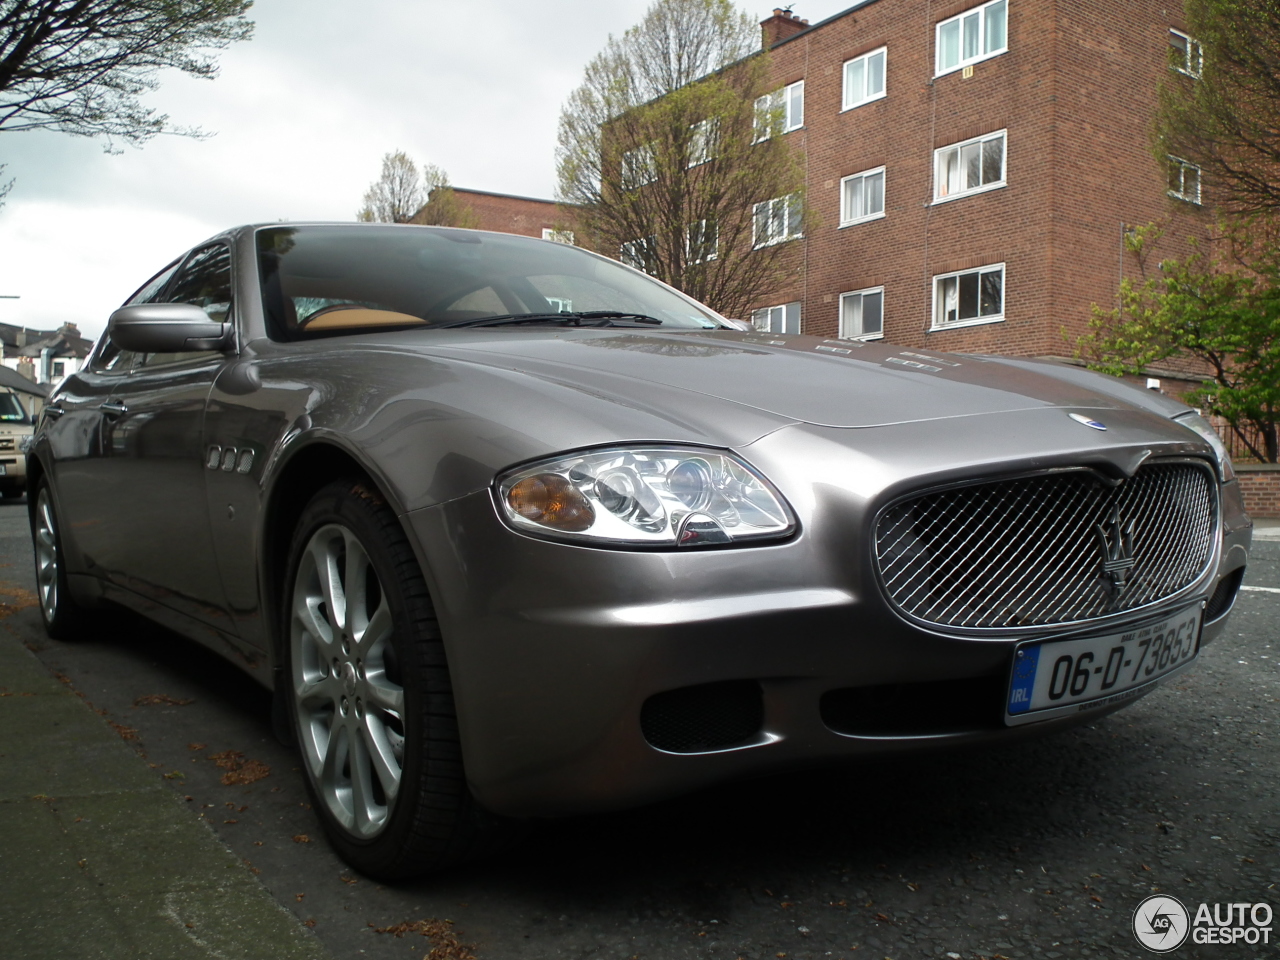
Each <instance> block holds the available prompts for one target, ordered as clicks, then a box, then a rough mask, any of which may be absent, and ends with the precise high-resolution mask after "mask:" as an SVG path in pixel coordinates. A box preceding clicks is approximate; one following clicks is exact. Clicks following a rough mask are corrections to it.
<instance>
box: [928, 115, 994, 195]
mask: <svg viewBox="0 0 1280 960" xmlns="http://www.w3.org/2000/svg"><path fill="white" fill-rule="evenodd" d="M1005 137H1006V131H1004V130H1001V131H1000V132H999V133H989V134H987V135H986V136H984V137H974V138H973V139H972V140H965V141H964V142H963V143H953V144H952V145H951V146H949V147H943V148H942V149H940V150H935V151H934V152H933V199H934V202H935V203H936V202H938V201H940V200H954V199H956V198H957V197H964V196H968V195H969V194H971V193H978V192H979V191H982V190H993V189H995V188H997V187H1003V186H1004V185H1005V181H1004V155H1005Z"/></svg>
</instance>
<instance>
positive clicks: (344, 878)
mask: <svg viewBox="0 0 1280 960" xmlns="http://www.w3.org/2000/svg"><path fill="white" fill-rule="evenodd" d="M338 879H339V880H341V881H342V882H343V883H359V882H360V881H359V880H357V879H356V878H355V877H348V876H347V875H346V874H345V873H344V874H343V875H342V876H340V877H339V878H338Z"/></svg>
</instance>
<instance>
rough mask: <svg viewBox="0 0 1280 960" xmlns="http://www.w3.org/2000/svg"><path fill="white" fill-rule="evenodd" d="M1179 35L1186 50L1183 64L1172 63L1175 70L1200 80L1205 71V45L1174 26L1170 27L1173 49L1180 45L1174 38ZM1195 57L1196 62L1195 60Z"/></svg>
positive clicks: (1170, 41)
mask: <svg viewBox="0 0 1280 960" xmlns="http://www.w3.org/2000/svg"><path fill="white" fill-rule="evenodd" d="M1174 37H1178V38H1180V39H1181V40H1182V41H1183V44H1184V46H1185V50H1184V51H1183V56H1182V65H1181V66H1178V65H1176V64H1171V66H1173V69H1174V70H1177V71H1178V73H1181V74H1184V75H1186V76H1188V77H1193V78H1194V79H1196V80H1199V79H1200V77H1201V76H1202V75H1203V73H1204V46H1203V45H1202V44H1201V43H1200V41H1199V40H1197V39H1196V38H1195V37H1193V36H1191V34H1189V33H1183V32H1182V31H1181V30H1178V29H1176V28H1174V27H1170V28H1169V47H1170V48H1171V49H1173V50H1177V49H1178V45H1177V44H1175V43H1174V42H1173V38H1174ZM1193 57H1194V62H1193Z"/></svg>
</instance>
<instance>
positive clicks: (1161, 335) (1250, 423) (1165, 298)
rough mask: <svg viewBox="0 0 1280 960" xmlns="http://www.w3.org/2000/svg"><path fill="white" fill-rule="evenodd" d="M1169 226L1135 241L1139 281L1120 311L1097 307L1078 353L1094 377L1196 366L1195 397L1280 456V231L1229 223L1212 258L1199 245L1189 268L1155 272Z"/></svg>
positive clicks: (1187, 261) (1248, 442)
mask: <svg viewBox="0 0 1280 960" xmlns="http://www.w3.org/2000/svg"><path fill="white" fill-rule="evenodd" d="M1163 232H1164V231H1163V228H1162V227H1161V226H1159V225H1158V224H1151V225H1149V226H1146V227H1141V228H1138V229H1137V230H1135V231H1133V232H1132V233H1130V234H1129V235H1128V236H1127V238H1126V241H1125V244H1126V247H1127V249H1128V250H1129V252H1130V253H1132V254H1133V255H1134V256H1135V257H1136V258H1137V261H1138V264H1139V267H1140V273H1139V276H1138V277H1137V278H1129V277H1126V278H1125V279H1124V280H1123V281H1122V282H1121V285H1120V307H1119V308H1118V309H1116V310H1102V309H1101V308H1099V307H1096V306H1095V307H1094V311H1093V319H1092V320H1091V321H1090V331H1089V333H1088V334H1086V335H1085V336H1084V337H1082V338H1081V339H1080V341H1079V344H1078V355H1079V356H1082V357H1084V358H1085V359H1087V360H1088V361H1090V366H1092V367H1093V368H1094V369H1098V370H1103V371H1105V372H1107V373H1112V374H1115V375H1120V374H1141V373H1144V372H1146V371H1147V370H1149V369H1150V368H1151V367H1153V366H1157V365H1159V364H1161V363H1163V362H1166V361H1173V363H1174V364H1175V365H1176V364H1179V363H1182V364H1183V365H1184V366H1187V365H1188V364H1187V363H1186V361H1188V360H1190V361H1191V364H1189V366H1192V367H1193V368H1194V369H1195V370H1196V371H1197V374H1193V375H1200V376H1202V378H1203V379H1202V383H1201V386H1200V387H1199V388H1197V389H1196V390H1194V391H1193V392H1192V393H1191V394H1190V395H1189V397H1188V399H1189V400H1190V401H1191V402H1193V403H1195V404H1197V405H1199V406H1201V407H1202V408H1204V409H1207V410H1208V411H1209V412H1210V413H1213V414H1216V415H1217V416H1220V417H1222V418H1224V419H1225V420H1226V421H1227V422H1228V423H1229V424H1230V425H1231V429H1232V432H1233V433H1234V434H1235V435H1236V436H1237V437H1238V438H1239V439H1240V441H1241V442H1242V443H1243V444H1244V445H1245V447H1246V448H1247V449H1248V450H1249V452H1250V453H1251V454H1252V455H1253V456H1254V457H1256V458H1257V459H1259V460H1264V461H1266V462H1269V463H1275V462H1276V461H1277V456H1278V455H1280V443H1278V442H1277V423H1278V422H1280V229H1277V225H1276V222H1275V221H1273V220H1268V219H1266V218H1261V217H1257V216H1255V217H1251V218H1237V219H1234V220H1227V221H1224V222H1223V224H1222V225H1221V232H1222V236H1221V238H1220V239H1217V240H1215V241H1214V242H1213V244H1212V246H1211V247H1209V248H1208V249H1207V250H1206V248H1205V246H1204V245H1202V244H1200V243H1198V242H1197V241H1195V240H1191V241H1190V243H1191V245H1192V253H1191V254H1190V255H1189V256H1187V257H1186V258H1184V259H1181V260H1172V259H1169V260H1162V261H1160V262H1158V263H1156V264H1154V269H1153V268H1152V266H1153V265H1152V264H1150V259H1151V254H1152V252H1153V248H1154V247H1155V245H1156V244H1157V243H1158V242H1159V240H1160V238H1161V236H1162V235H1163Z"/></svg>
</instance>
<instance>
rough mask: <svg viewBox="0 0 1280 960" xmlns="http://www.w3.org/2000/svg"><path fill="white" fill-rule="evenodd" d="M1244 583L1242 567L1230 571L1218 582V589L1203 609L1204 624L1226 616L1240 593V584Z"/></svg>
mask: <svg viewBox="0 0 1280 960" xmlns="http://www.w3.org/2000/svg"><path fill="white" fill-rule="evenodd" d="M1243 581H1244V567H1241V568H1240V569H1239V570H1232V571H1231V572H1230V573H1229V574H1227V575H1226V576H1225V577H1223V578H1222V579H1221V580H1220V581H1218V587H1217V589H1216V590H1214V591H1213V596H1212V597H1210V598H1209V605H1208V606H1206V607H1205V608H1204V619H1205V622H1206V623H1207V622H1209V621H1210V620H1217V619H1218V618H1219V617H1223V616H1226V615H1227V614H1228V613H1229V612H1230V611H1231V608H1232V607H1233V606H1234V605H1235V602H1236V596H1237V595H1238V594H1239V593H1240V584H1241V583H1242V582H1243Z"/></svg>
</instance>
